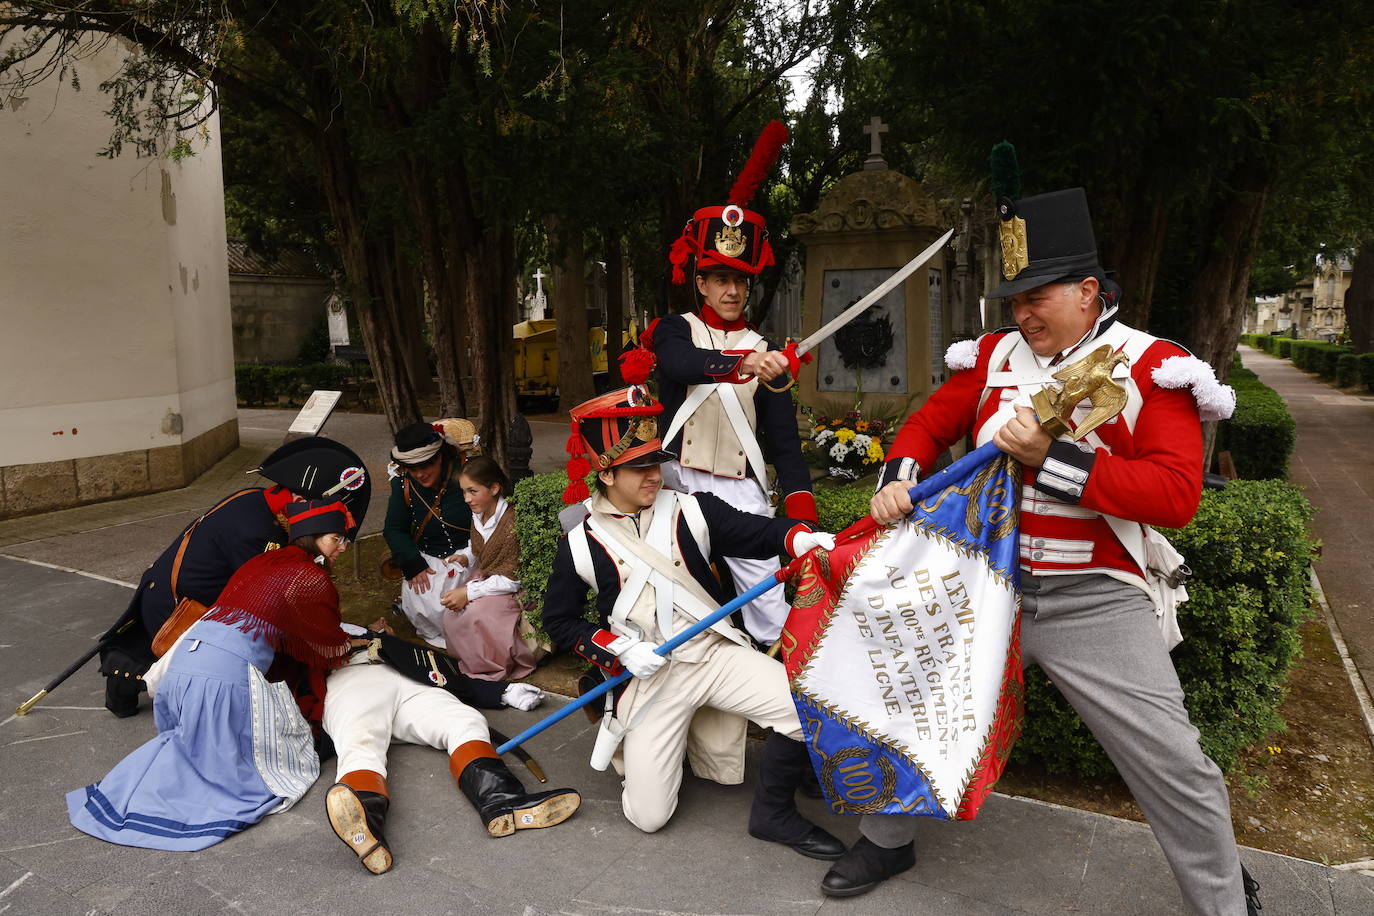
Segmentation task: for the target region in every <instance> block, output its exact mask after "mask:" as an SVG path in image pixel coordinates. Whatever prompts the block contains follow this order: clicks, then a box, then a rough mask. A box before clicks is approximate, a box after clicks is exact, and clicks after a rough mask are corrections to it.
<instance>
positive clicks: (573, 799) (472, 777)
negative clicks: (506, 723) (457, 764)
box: [458, 757, 582, 836]
mask: <svg viewBox="0 0 1374 916" xmlns="http://www.w3.org/2000/svg"><path fill="white" fill-rule="evenodd" d="M458 788H459V789H461V790H462V792H463V794H464V795H466V796H467V798H468V801H470V802H472V806H473V807H474V808H476V809H477V814H478V816H479V817H481V818H482V824H483V825H484V826H485V827H486V828H487V833H489V834H490V835H492V836H510V835H511V834H512V833H514V832H515V831H517V830H526V829H531V828H537V827H552V826H554V825H555V824H561V823H563V822H564V821H566V820H567V819H568V818H570V817H572V816H573V814H574V813H575V812H576V811H577V809H578V807H579V806H580V805H581V804H582V796H580V795H578V794H577V792H576V791H574V790H573V789H552V790H549V791H547V792H526V791H525V787H524V785H522V784H521V782H520V780H519V779H517V778H516V776H515V774H514V773H512V772H511V771H510V770H509V769H507V767H506V764H505V762H504V761H502V760H501V759H500V758H499V757H479V758H477V759H475V760H473V761H472V762H471V763H469V764H467V766H466V767H464V769H463V771H462V773H460V774H459V776H458Z"/></svg>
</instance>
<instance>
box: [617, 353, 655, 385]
mask: <svg viewBox="0 0 1374 916" xmlns="http://www.w3.org/2000/svg"><path fill="white" fill-rule="evenodd" d="M657 363H658V357H656V356H654V354H653V353H652V352H650V351H649V350H646V349H644V348H643V347H642V346H639V347H635V348H634V349H633V350H626V351H625V352H624V353H622V354H620V377H621V378H623V379H624V380H625V384H627V385H643V384H644V383H645V382H647V381H648V380H649V373H650V372H652V371H654V365H655V364H657Z"/></svg>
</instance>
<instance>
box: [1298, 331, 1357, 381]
mask: <svg viewBox="0 0 1374 916" xmlns="http://www.w3.org/2000/svg"><path fill="white" fill-rule="evenodd" d="M1290 351H1291V353H1292V355H1293V356H1292V358H1293V365H1295V366H1297V367H1298V368H1299V369H1305V370H1306V371H1308V372H1315V373H1317V374H1318V375H1320V376H1321V377H1322V378H1326V379H1333V380H1334V379H1335V378H1336V364H1337V361H1338V360H1339V359H1340V358H1341V356H1343V355H1345V354H1347V353H1350V352H1351V350H1350V348H1349V347H1345V346H1341V345H1339V344H1333V343H1327V342H1326V341H1324V340H1295V341H1293V343H1292V346H1291V347H1290Z"/></svg>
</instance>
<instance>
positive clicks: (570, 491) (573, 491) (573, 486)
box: [563, 477, 592, 506]
mask: <svg viewBox="0 0 1374 916" xmlns="http://www.w3.org/2000/svg"><path fill="white" fill-rule="evenodd" d="M591 495H592V494H591V491H589V490H588V489H587V481H585V480H583V479H582V478H580V477H579V478H578V479H577V480H575V481H573V482H572V483H570V484H568V488H567V489H566V490H564V491H563V502H564V504H565V505H569V506H571V505H574V504H576V503H580V502H582V500H584V499H586V498H587V497H588V496H591Z"/></svg>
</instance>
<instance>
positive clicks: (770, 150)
mask: <svg viewBox="0 0 1374 916" xmlns="http://www.w3.org/2000/svg"><path fill="white" fill-rule="evenodd" d="M786 142H787V127H786V125H784V124H783V123H782V122H781V121H769V122H768V123H767V124H765V125H764V127H763V131H762V132H761V133H760V134H759V139H758V140H757V141H756V142H755V143H754V151H753V152H752V153H751V154H750V155H749V161H748V162H746V163H745V164H744V168H743V169H742V170H741V171H740V173H739V177H738V178H736V179H735V186H734V187H733V188H731V189H730V203H732V204H739V205H740V206H741V207H742V206H744V205H745V204H747V203H749V201H750V199H752V198H753V196H754V192H755V191H757V190H758V189H759V185H761V184H763V179H765V178H767V177H768V172H769V171H770V170H771V169H772V168H773V163H774V162H777V161H778V153H779V152H781V150H782V145H783V144H784V143H786Z"/></svg>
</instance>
